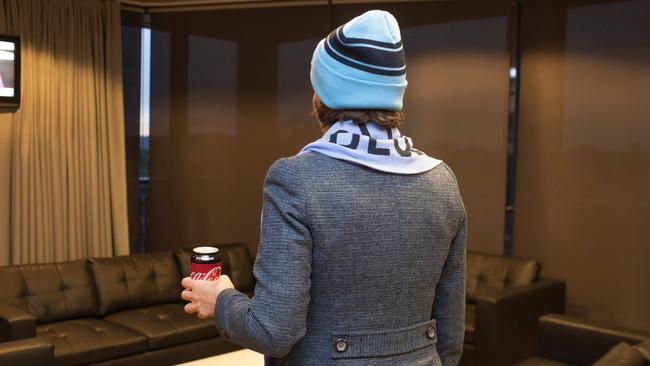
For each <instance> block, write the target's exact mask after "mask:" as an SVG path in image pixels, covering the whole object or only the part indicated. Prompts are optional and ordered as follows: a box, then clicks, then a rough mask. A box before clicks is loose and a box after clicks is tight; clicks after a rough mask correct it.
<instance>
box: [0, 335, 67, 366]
mask: <svg viewBox="0 0 650 366" xmlns="http://www.w3.org/2000/svg"><path fill="white" fill-rule="evenodd" d="M52 363H54V345H53V344H52V343H50V342H48V341H46V340H45V339H43V338H29V339H21V340H19V341H11V342H4V343H0V365H3V366H14V365H15V366H24V365H51V364H52Z"/></svg>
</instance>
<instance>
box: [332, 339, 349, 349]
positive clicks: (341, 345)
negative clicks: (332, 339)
mask: <svg viewBox="0 0 650 366" xmlns="http://www.w3.org/2000/svg"><path fill="white" fill-rule="evenodd" d="M335 347H336V352H345V350H346V349H348V341H347V340H345V339H343V338H339V339H337V340H336V345H335Z"/></svg>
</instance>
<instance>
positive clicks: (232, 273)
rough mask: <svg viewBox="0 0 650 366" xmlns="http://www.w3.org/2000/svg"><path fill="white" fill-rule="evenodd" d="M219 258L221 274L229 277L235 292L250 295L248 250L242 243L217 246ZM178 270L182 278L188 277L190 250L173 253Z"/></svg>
mask: <svg viewBox="0 0 650 366" xmlns="http://www.w3.org/2000/svg"><path fill="white" fill-rule="evenodd" d="M216 246H217V247H218V248H219V254H220V256H221V269H222V272H223V273H224V274H226V275H228V276H229V277H230V279H231V280H232V282H233V284H234V285H235V287H236V288H237V290H239V291H241V292H244V293H248V294H251V293H252V292H253V288H254V287H255V279H254V278H253V259H252V258H251V256H250V254H248V248H247V247H246V245H245V244H242V243H231V244H218V245H216ZM174 255H175V256H176V260H177V261H178V268H180V269H181V274H182V276H183V277H187V276H189V275H190V258H191V257H192V249H191V248H189V249H177V250H175V251H174Z"/></svg>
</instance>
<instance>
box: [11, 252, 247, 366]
mask: <svg viewBox="0 0 650 366" xmlns="http://www.w3.org/2000/svg"><path fill="white" fill-rule="evenodd" d="M219 247H220V249H221V257H222V262H223V272H224V273H225V274H228V275H229V276H230V277H231V279H232V280H233V283H234V284H235V286H236V287H237V288H238V289H239V290H240V291H243V292H245V293H247V294H249V295H251V294H252V291H253V288H254V279H253V275H252V259H251V257H250V256H249V254H248V250H247V248H246V246H245V245H243V244H229V245H219ZM190 255H191V252H190V250H187V249H179V250H176V251H174V252H157V253H147V254H133V255H130V256H123V257H114V258H93V259H88V260H78V261H71V262H65V263H56V264H36V265H22V266H10V267H0V283H2V287H3V290H2V292H0V365H3V366H4V365H7V366H9V365H48V366H49V365H86V364H93V365H139V366H142V365H172V364H176V363H181V362H187V361H190V360H193V359H197V358H203V357H208V356H211V355H215V354H220V353H224V352H229V351H233V350H236V349H239V348H240V347H238V346H236V345H234V344H232V343H229V342H227V341H226V340H224V339H222V338H220V337H219V334H218V332H217V330H216V328H215V327H214V325H213V323H212V320H210V319H198V318H197V317H196V316H193V315H187V314H185V313H184V311H183V305H184V304H183V303H182V302H181V300H180V292H181V286H180V280H181V279H182V277H185V276H187V275H188V274H189V265H190Z"/></svg>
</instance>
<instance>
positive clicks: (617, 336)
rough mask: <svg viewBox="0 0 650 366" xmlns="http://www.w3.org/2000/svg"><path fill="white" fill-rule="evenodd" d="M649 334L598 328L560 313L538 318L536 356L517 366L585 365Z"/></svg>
mask: <svg viewBox="0 0 650 366" xmlns="http://www.w3.org/2000/svg"><path fill="white" fill-rule="evenodd" d="M648 340H650V334H649V333H644V332H640V331H635V330H628V329H622V328H612V327H606V326H601V325H599V324H595V323H593V322H588V321H586V320H581V319H577V318H573V317H570V316H566V315H560V314H548V315H545V316H542V317H540V318H539V353H538V356H536V357H531V358H529V359H527V360H525V361H523V362H520V363H518V364H517V366H571V365H576V366H587V365H591V364H593V363H594V362H596V361H598V360H599V359H600V358H601V357H603V356H604V355H605V354H606V353H607V352H608V351H609V350H610V349H612V347H614V346H616V345H617V344H619V343H621V342H626V343H628V344H630V345H636V344H639V343H642V342H646V341H648Z"/></svg>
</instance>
